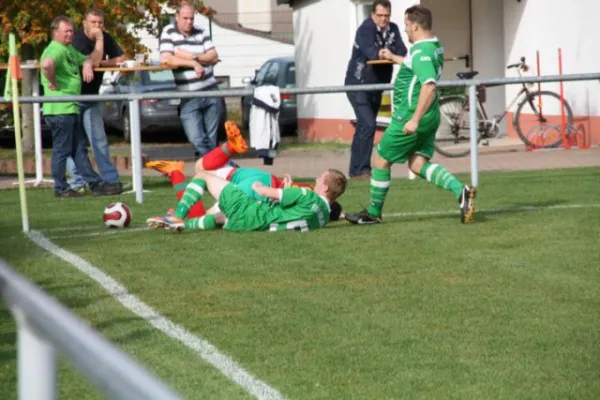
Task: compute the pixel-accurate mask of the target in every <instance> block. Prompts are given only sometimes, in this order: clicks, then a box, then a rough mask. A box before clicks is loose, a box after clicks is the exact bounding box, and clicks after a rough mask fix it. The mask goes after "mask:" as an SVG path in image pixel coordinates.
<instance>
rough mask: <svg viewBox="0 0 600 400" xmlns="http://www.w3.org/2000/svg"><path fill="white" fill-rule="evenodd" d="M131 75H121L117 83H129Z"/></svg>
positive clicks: (121, 84) (124, 84)
mask: <svg viewBox="0 0 600 400" xmlns="http://www.w3.org/2000/svg"><path fill="white" fill-rule="evenodd" d="M130 76H131V74H127V75H120V76H119V79H118V80H117V85H120V86H126V85H129V81H130Z"/></svg>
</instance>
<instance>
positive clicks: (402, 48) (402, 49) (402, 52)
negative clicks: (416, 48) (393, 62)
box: [393, 24, 408, 57]
mask: <svg viewBox="0 0 600 400" xmlns="http://www.w3.org/2000/svg"><path fill="white" fill-rule="evenodd" d="M393 27H394V28H393V29H394V32H395V33H396V41H395V42H394V53H396V54H398V55H399V56H402V57H405V56H406V53H407V52H408V50H407V49H406V45H405V44H404V41H403V40H402V35H401V34H400V29H398V26H397V25H396V24H394V25H393Z"/></svg>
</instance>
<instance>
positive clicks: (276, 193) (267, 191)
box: [252, 182, 283, 201]
mask: <svg viewBox="0 0 600 400" xmlns="http://www.w3.org/2000/svg"><path fill="white" fill-rule="evenodd" d="M252 190H254V191H255V192H256V193H258V194H259V195H261V196H263V197H268V198H269V199H272V200H279V201H281V196H282V193H283V192H282V190H281V189H274V188H271V187H267V186H265V185H263V184H262V183H260V182H254V183H253V184H252Z"/></svg>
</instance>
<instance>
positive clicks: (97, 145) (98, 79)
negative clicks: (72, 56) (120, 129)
mask: <svg viewBox="0 0 600 400" xmlns="http://www.w3.org/2000/svg"><path fill="white" fill-rule="evenodd" d="M103 27H104V13H103V12H102V10H99V9H97V8H90V9H89V10H87V11H86V13H85V15H84V16H83V29H80V30H78V31H76V32H75V35H74V37H73V47H74V48H75V50H77V51H78V52H80V53H81V54H83V55H86V56H87V55H89V54H91V53H92V51H94V48H95V46H96V44H99V45H102V44H103V46H100V47H99V48H102V57H101V60H100V66H101V67H115V66H116V65H117V63H120V62H122V61H124V60H125V56H124V53H123V50H122V49H121V47H119V45H118V44H117V42H116V41H115V40H114V39H113V38H112V36H110V35H109V34H108V33H107V32H104V31H102V39H103V40H100V41H96V39H95V37H94V35H93V33H92V31H94V30H96V29H100V30H102V28H103ZM103 75H104V73H103V72H95V73H94V79H93V80H92V81H91V82H89V83H88V82H83V83H82V84H81V94H98V92H99V91H100V86H101V85H102V76H103ZM79 113H80V115H81V124H82V126H83V130H84V131H85V133H86V134H87V137H88V140H89V142H90V145H91V147H92V151H93V153H94V159H95V160H96V165H97V167H98V171H99V172H100V176H101V177H102V179H103V180H104V181H105V182H106V183H107V185H108V186H110V187H112V188H114V189H115V191H120V192H122V191H123V184H122V183H121V179H120V178H119V172H118V171H117V169H116V168H115V166H114V165H113V164H112V162H111V160H110V150H109V148H108V141H107V140H106V131H105V130H104V120H103V119H102V108H101V105H100V103H99V102H83V103H79ZM67 169H68V170H69V173H70V174H71V182H70V185H71V187H72V188H73V189H75V190H76V191H82V190H83V189H84V187H85V180H84V179H83V178H82V177H81V176H80V175H79V173H78V172H77V168H76V167H75V164H74V163H73V159H72V158H69V159H68V160H67Z"/></svg>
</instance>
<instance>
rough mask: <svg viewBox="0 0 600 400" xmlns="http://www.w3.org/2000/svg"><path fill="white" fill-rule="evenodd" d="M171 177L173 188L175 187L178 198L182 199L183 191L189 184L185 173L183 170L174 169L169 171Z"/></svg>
mask: <svg viewBox="0 0 600 400" xmlns="http://www.w3.org/2000/svg"><path fill="white" fill-rule="evenodd" d="M169 179H170V180H171V185H173V189H175V193H176V196H177V200H181V197H182V196H183V192H184V191H185V188H186V187H187V185H188V183H187V181H186V180H185V175H183V172H181V171H179V170H174V171H171V172H170V173H169Z"/></svg>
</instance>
